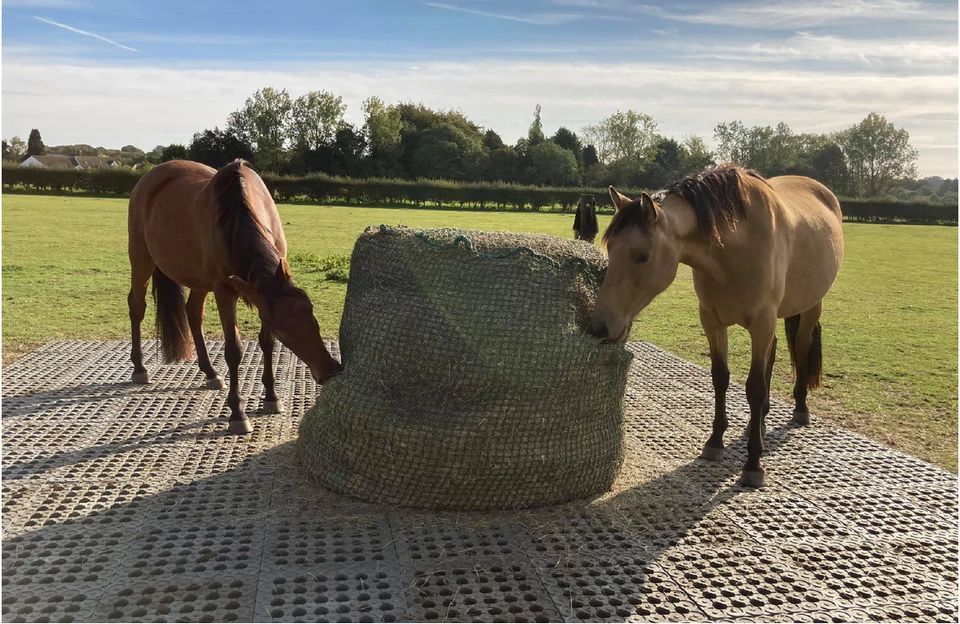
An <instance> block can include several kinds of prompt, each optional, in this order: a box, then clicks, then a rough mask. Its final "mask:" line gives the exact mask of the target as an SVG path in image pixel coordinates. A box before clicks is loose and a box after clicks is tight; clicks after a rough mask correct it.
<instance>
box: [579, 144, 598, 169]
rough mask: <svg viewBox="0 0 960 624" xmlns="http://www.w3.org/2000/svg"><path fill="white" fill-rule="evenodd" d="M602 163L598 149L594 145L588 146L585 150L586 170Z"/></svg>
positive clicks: (584, 162)
mask: <svg viewBox="0 0 960 624" xmlns="http://www.w3.org/2000/svg"><path fill="white" fill-rule="evenodd" d="M599 162H600V158H599V157H598V156H597V148H595V147H594V146H593V145H588V146H586V147H585V148H583V166H584V168H586V169H589V168H591V167H593V166H594V165H596V164H598V163H599Z"/></svg>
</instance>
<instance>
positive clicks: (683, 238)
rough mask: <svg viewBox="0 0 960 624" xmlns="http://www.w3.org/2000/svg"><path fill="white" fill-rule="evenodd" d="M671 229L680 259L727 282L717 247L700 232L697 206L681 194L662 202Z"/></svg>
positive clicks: (715, 278)
mask: <svg viewBox="0 0 960 624" xmlns="http://www.w3.org/2000/svg"><path fill="white" fill-rule="evenodd" d="M661 210H662V211H663V215H664V218H666V219H667V225H668V228H669V231H670V232H671V234H672V235H673V238H674V241H675V244H676V245H677V248H678V249H679V251H680V262H682V263H683V264H686V265H687V266H690V267H692V268H694V269H696V270H697V271H701V272H703V273H706V274H707V275H709V276H710V277H711V278H713V279H714V280H715V281H718V282H719V281H723V279H724V270H723V266H722V265H721V264H720V262H719V261H718V260H717V257H716V247H715V246H714V245H712V244H711V243H710V241H709V240H708V239H707V237H706V236H704V234H703V233H702V232H701V231H700V228H699V227H698V224H697V214H696V212H694V210H693V207H692V206H691V205H690V204H689V203H688V202H687V201H686V200H685V199H682V198H680V197H674V196H669V197H667V198H666V199H664V201H663V204H662V205H661Z"/></svg>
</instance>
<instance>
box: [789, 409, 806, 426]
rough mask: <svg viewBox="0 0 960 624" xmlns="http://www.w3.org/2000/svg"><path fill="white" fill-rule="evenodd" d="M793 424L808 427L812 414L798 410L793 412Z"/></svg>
mask: <svg viewBox="0 0 960 624" xmlns="http://www.w3.org/2000/svg"><path fill="white" fill-rule="evenodd" d="M792 422H793V424H795V425H799V426H800V427H806V426H807V425H809V424H810V412H801V411H798V410H793V421H792Z"/></svg>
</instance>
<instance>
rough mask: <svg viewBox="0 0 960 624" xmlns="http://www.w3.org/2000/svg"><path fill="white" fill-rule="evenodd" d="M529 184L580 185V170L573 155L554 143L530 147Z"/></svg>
mask: <svg viewBox="0 0 960 624" xmlns="http://www.w3.org/2000/svg"><path fill="white" fill-rule="evenodd" d="M526 177H527V182H528V183H530V184H539V185H542V186H575V185H577V184H580V170H579V168H578V167H577V159H576V158H574V156H573V153H571V152H570V151H569V150H566V149H564V148H562V147H560V146H559V145H557V144H556V143H554V142H552V141H544V142H543V143H539V144H537V145H534V146H532V147H530V149H529V151H528V152H527V170H526Z"/></svg>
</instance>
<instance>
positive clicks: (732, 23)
mask: <svg viewBox="0 0 960 624" xmlns="http://www.w3.org/2000/svg"><path fill="white" fill-rule="evenodd" d="M2 18H3V24H2V33H3V43H2V51H3V70H2V73H3V81H2V89H3V97H2V104H3V107H2V108H3V111H2V124H3V126H2V134H3V137H5V138H10V137H12V136H14V135H17V136H20V137H21V138H24V139H25V138H26V136H27V134H28V133H29V132H30V129H31V128H38V129H39V130H40V132H41V134H42V136H43V139H44V142H45V143H46V144H48V145H58V144H73V143H89V144H92V145H99V146H105V147H120V146H122V145H127V144H133V145H136V146H138V147H140V148H142V149H145V150H149V149H151V148H152V147H153V146H155V145H158V144H162V145H166V144H169V143H175V142H176V143H188V142H189V140H190V138H191V136H192V135H193V133H194V132H197V131H199V130H202V129H205V128H212V127H214V126H220V127H223V126H224V125H225V123H226V119H227V116H228V115H229V113H230V112H231V111H233V110H236V109H237V108H239V107H240V106H241V105H242V104H243V101H244V99H245V98H246V97H247V96H249V95H250V94H252V93H253V92H254V91H256V90H257V89H259V88H261V87H265V86H273V87H276V88H285V89H287V90H288V91H289V92H290V94H291V96H294V97H296V96H298V95H300V94H302V93H305V92H307V91H310V90H327V91H332V92H334V93H336V94H338V95H341V96H342V97H343V99H344V103H345V104H346V105H347V114H346V117H347V120H348V121H350V122H352V123H361V124H362V121H363V114H362V110H361V103H362V101H363V100H364V99H365V98H367V97H369V96H373V95H376V96H379V97H380V98H381V99H383V100H384V101H386V102H398V101H419V102H423V103H424V104H426V105H427V106H430V107H432V108H442V109H457V110H459V111H461V112H463V113H464V114H465V115H466V116H467V117H468V118H470V119H471V120H473V121H474V122H476V123H478V124H480V125H482V126H484V127H485V128H492V129H493V130H496V131H497V132H498V133H499V134H500V135H501V136H502V137H503V139H504V140H505V141H507V142H510V143H512V142H514V141H516V139H517V138H519V137H521V136H524V135H525V134H526V131H527V128H528V126H529V124H530V122H531V121H532V118H533V110H534V107H535V106H536V105H537V104H540V105H541V106H542V109H543V112H542V119H543V124H544V130H545V131H546V132H547V134H548V135H549V134H551V133H552V132H553V131H554V130H555V129H556V128H558V127H560V126H566V127H568V128H570V129H572V130H574V131H579V130H580V129H581V128H583V127H584V126H586V125H588V124H593V123H596V122H598V121H599V120H601V119H603V118H605V117H607V116H609V115H610V114H612V113H614V112H616V111H617V110H625V109H628V108H632V109H634V110H638V111H642V112H645V113H648V114H650V115H652V116H653V117H654V118H655V119H656V120H657V123H658V127H659V131H660V132H661V133H662V134H664V135H667V136H673V137H676V138H680V137H682V136H684V135H687V134H698V135H701V136H703V137H704V138H705V139H706V140H707V141H708V143H712V142H713V128H714V126H715V125H716V124H717V123H718V122H721V121H732V120H741V121H743V122H744V123H746V124H747V125H754V124H764V125H766V124H771V125H772V124H776V123H777V122H780V121H785V122H786V123H788V124H789V125H790V126H791V127H792V128H793V130H794V131H797V132H830V131H834V130H839V129H842V128H845V127H848V126H850V125H853V124H854V123H856V122H857V121H859V120H861V119H862V118H863V117H864V116H866V114H867V113H869V112H871V111H875V112H879V113H882V114H884V115H886V116H887V118H888V119H889V120H890V121H892V122H893V123H894V124H896V125H897V126H899V127H903V128H906V129H907V130H908V131H909V132H910V135H911V140H912V143H913V145H914V146H915V147H916V148H917V149H918V150H919V153H920V158H919V162H918V166H919V171H920V173H921V174H922V175H941V176H945V177H956V176H957V4H956V3H955V2H946V1H943V2H940V1H937V2H926V1H920V0H875V1H870V2H868V1H865V0H805V1H804V0H771V1H768V2H748V1H744V0H711V1H708V2H700V1H696V2H695V1H689V0H680V1H675V2H663V3H656V2H630V1H627V0H529V1H519V0H514V1H508V0H443V1H439V0H438V1H434V0H314V1H308V0H303V1H283V0H273V1H271V2H264V1H263V0H258V1H247V0H232V1H231V2H229V3H221V2H203V1H200V2H198V1H197V0H189V1H183V0H166V1H164V2H153V1H147V0H142V1H137V2H132V1H122V0H95V1H94V0H4V1H3V8H2Z"/></svg>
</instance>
